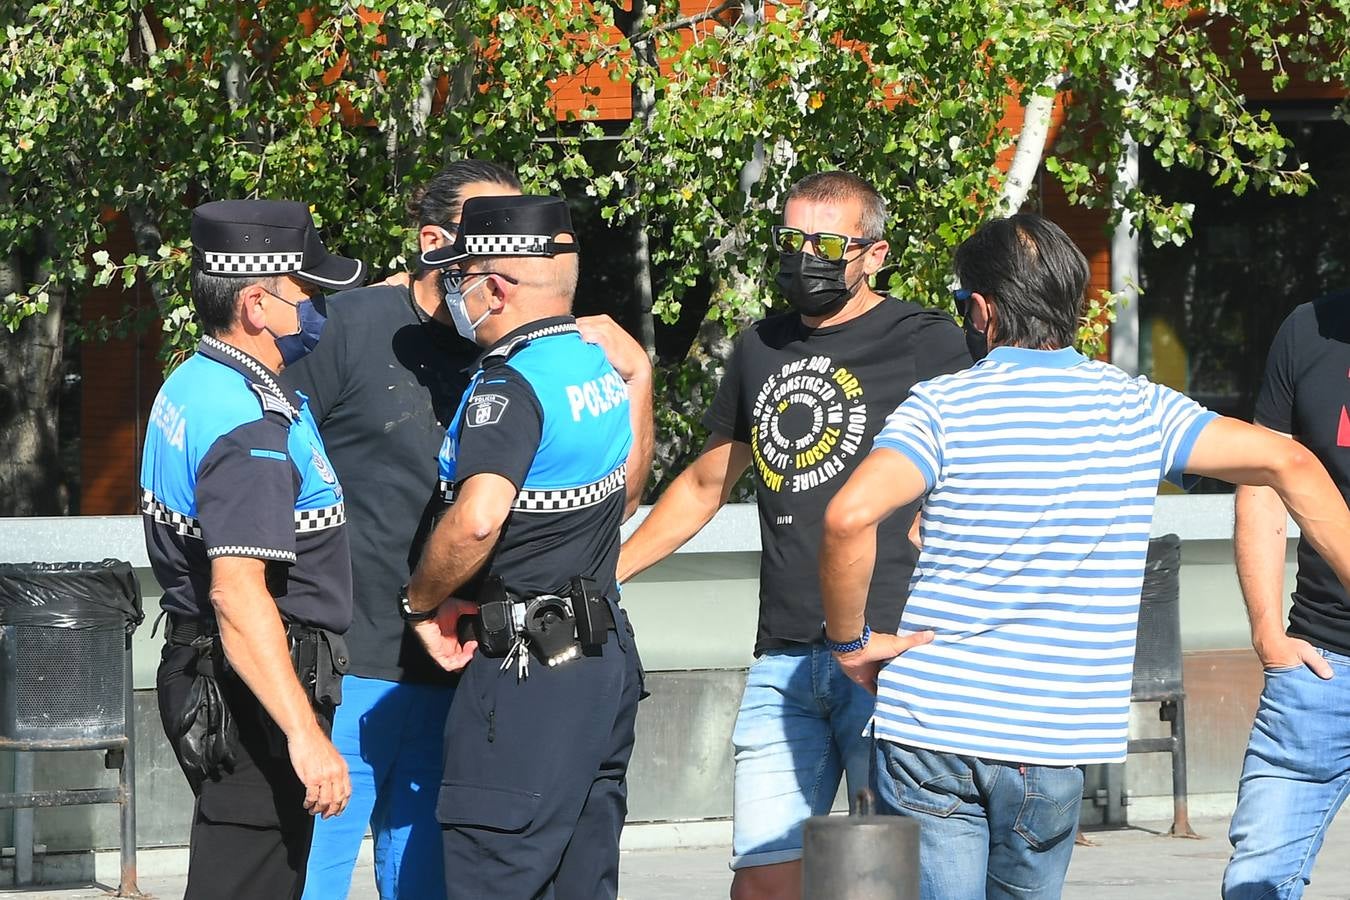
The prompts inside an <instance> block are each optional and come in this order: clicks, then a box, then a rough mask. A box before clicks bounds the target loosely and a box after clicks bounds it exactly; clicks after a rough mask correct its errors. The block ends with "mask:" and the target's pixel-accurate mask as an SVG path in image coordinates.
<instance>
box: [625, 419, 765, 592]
mask: <svg viewBox="0 0 1350 900" xmlns="http://www.w3.org/2000/svg"><path fill="white" fill-rule="evenodd" d="M749 465H750V445H749V444H744V443H741V442H740V441H733V440H731V439H730V438H727V437H723V436H721V435H713V436H712V437H710V438H708V443H707V444H706V445H704V448H703V452H702V453H701V454H699V457H698V459H696V460H694V462H693V464H692V465H690V466H689V468H687V469H685V470H684V471H683V472H681V473H680V474H679V476H678V477H677V478H676V479H675V480H674V481H673V482H671V483H670V486H669V487H667V488H666V491H665V493H664V494H662V495H661V499H660V500H658V501H657V503H656V505H655V506H653V507H652V510H651V512H650V513H648V515H647V518H646V519H644V520H643V522H642V524H641V525H640V526H638V530H637V531H635V532H634V533H633V535H632V536H631V537H629V538H628V540H627V541H625V542H624V545H623V549H622V550H621V551H620V553H619V580H620V581H627V580H628V579H629V578H632V577H633V576H634V575H636V574H638V573H639V572H641V571H642V570H644V569H646V568H648V567H650V566H653V565H655V564H656V563H658V562H660V561H661V560H663V559H665V558H666V557H667V556H669V555H670V554H672V553H674V552H675V551H676V550H677V549H678V548H679V547H680V546H682V545H683V544H684V542H685V541H687V540H689V539H690V538H691V537H693V536H694V535H696V534H698V532H699V529H701V528H702V527H703V526H704V525H707V524H708V522H709V521H710V520H711V519H712V517H713V516H715V515H716V514H717V510H718V509H720V508H721V507H722V504H724V503H726V502H727V497H729V496H730V495H731V489H732V488H733V487H735V485H736V480H737V479H738V478H740V477H741V475H742V474H743V473H744V472H745V470H746V468H748V467H749Z"/></svg>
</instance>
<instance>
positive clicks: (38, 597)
mask: <svg viewBox="0 0 1350 900" xmlns="http://www.w3.org/2000/svg"><path fill="white" fill-rule="evenodd" d="M144 619H145V613H144V612H143V611H142V610H141V588H140V584H139V583H138V582H137V581H136V573H135V572H134V571H132V568H131V564H130V563H128V562H125V561H123V560H120V559H105V560H103V562H66V563H41V562H31V563H0V625H41V626H45V627H47V628H73V629H77V630H82V629H89V628H108V627H109V626H116V627H118V628H125V629H126V632H127V634H131V633H132V632H133V631H135V630H136V626H137V625H139V624H141V622H142V621H143V620H144Z"/></svg>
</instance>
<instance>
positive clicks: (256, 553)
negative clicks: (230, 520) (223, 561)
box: [206, 544, 296, 563]
mask: <svg viewBox="0 0 1350 900" xmlns="http://www.w3.org/2000/svg"><path fill="white" fill-rule="evenodd" d="M221 556H247V557H249V558H250V559H275V560H278V561H280V562H289V563H293V562H295V561H296V557H295V553H294V552H293V551H290V550H273V549H272V548H270V547H244V546H242V545H240V544H230V545H229V546H226V547H216V548H215V549H214V550H207V551H206V558H207V559H216V558H217V557H221Z"/></svg>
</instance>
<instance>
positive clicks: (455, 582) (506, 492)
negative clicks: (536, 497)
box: [408, 472, 517, 612]
mask: <svg viewBox="0 0 1350 900" xmlns="http://www.w3.org/2000/svg"><path fill="white" fill-rule="evenodd" d="M516 493H517V490H516V486H515V485H514V484H512V483H511V481H510V480H509V479H507V478H503V477H502V476H501V475H496V474H493V473H490V472H484V473H482V474H479V475H474V476H472V477H471V478H468V479H466V480H465V481H463V482H462V483H461V484H460V485H459V488H458V490H457V491H456V492H455V502H454V503H453V504H452V505H451V506H450V509H449V510H448V511H447V512H446V514H445V515H444V516H443V517H442V518H441V521H440V522H439V523H438V524H437V525H436V530H435V531H433V532H432V533H431V537H430V538H428V539H427V543H426V546H425V547H424V548H423V550H422V558H421V560H420V561H419V562H418V563H417V571H416V572H414V573H413V576H412V580H411V581H409V582H408V605H409V606H411V607H412V608H413V609H414V610H415V611H417V612H425V611H428V610H433V609H435V608H436V607H438V606H440V605H441V603H442V601H444V600H445V599H446V598H447V597H449V596H450V595H451V594H453V593H454V592H455V591H457V590H458V589H459V588H460V586H461V585H463V584H464V582H466V581H468V580H469V579H470V578H471V577H473V574H474V573H475V572H477V571H478V570H479V569H481V568H482V567H483V563H485V562H487V558H488V557H489V556H490V555H492V550H493V548H494V547H496V546H497V541H498V540H500V539H501V536H502V525H504V524H505V523H506V517H507V516H509V515H510V514H511V504H512V503H513V502H514V501H515V498H516Z"/></svg>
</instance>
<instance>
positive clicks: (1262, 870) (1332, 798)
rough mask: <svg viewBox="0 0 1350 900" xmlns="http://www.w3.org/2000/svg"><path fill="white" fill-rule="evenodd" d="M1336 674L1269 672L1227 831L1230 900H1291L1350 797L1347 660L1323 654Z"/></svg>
mask: <svg viewBox="0 0 1350 900" xmlns="http://www.w3.org/2000/svg"><path fill="white" fill-rule="evenodd" d="M1321 653H1322V656H1323V657H1325V658H1326V660H1327V662H1329V663H1331V668H1332V671H1333V673H1334V675H1333V677H1332V679H1331V680H1330V681H1323V680H1322V679H1320V678H1318V677H1317V676H1316V675H1314V674H1313V673H1312V671H1311V670H1310V669H1308V667H1307V666H1303V665H1299V666H1294V667H1292V668H1287V669H1276V670H1273V671H1267V672H1266V683H1265V688H1264V689H1263V690H1262V691H1261V705H1260V706H1259V707H1258V708H1257V710H1256V721H1255V723H1253V725H1252V736H1251V741H1250V742H1249V743H1248V744H1247V755H1246V757H1245V758H1244V759H1243V762H1242V778H1241V780H1240V781H1239V782H1238V803H1237V810H1236V811H1235V812H1234V813H1233V821H1232V823H1231V824H1230V826H1229V832H1228V839H1229V840H1230V841H1232V844H1233V857H1232V859H1231V860H1230V861H1229V863H1228V869H1227V871H1226V872H1224V876H1223V896H1224V897H1225V898H1226V900H1257V898H1269V900H1294V898H1298V897H1302V896H1303V888H1304V887H1305V886H1306V885H1307V884H1308V883H1309V881H1310V880H1311V878H1312V867H1313V863H1314V862H1315V861H1316V860H1317V851H1318V850H1320V849H1321V848H1322V839H1323V838H1324V837H1325V836H1326V833H1327V827H1328V826H1329V825H1331V821H1332V819H1334V818H1335V817H1336V812H1337V810H1339V809H1340V808H1341V804H1343V803H1344V802H1345V798H1346V795H1347V793H1350V712H1348V711H1350V657H1346V656H1341V655H1339V654H1336V653H1331V652H1329V651H1325V650H1323V651H1321Z"/></svg>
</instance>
